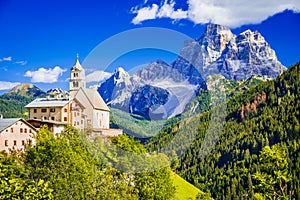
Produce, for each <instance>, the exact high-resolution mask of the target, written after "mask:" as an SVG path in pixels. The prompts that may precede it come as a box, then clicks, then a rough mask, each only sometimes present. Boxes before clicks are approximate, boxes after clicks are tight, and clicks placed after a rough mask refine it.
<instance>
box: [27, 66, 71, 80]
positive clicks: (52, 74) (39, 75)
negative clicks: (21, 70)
mask: <svg viewBox="0 0 300 200" xmlns="http://www.w3.org/2000/svg"><path fill="white" fill-rule="evenodd" d="M66 71H67V70H66V69H62V68H60V67H59V66H56V67H54V68H53V69H52V68H49V69H45V68H44V67H41V68H39V69H38V70H36V71H27V72H26V73H25V75H24V76H25V77H31V82H33V83H55V82H57V80H58V77H59V76H61V75H62V74H63V73H64V72H66Z"/></svg>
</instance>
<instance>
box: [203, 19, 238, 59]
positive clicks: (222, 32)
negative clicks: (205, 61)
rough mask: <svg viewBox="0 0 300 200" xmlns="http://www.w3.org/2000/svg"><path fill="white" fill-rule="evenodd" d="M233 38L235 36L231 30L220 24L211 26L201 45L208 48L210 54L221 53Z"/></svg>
mask: <svg viewBox="0 0 300 200" xmlns="http://www.w3.org/2000/svg"><path fill="white" fill-rule="evenodd" d="M233 37H234V35H233V33H232V32H231V30H230V29H229V28H227V27H225V26H221V25H218V24H209V25H207V27H206V30H205V33H204V35H203V37H202V39H201V40H202V41H201V43H202V44H203V45H205V46H207V49H208V53H211V52H210V51H215V52H218V53H221V52H222V51H223V50H224V49H225V47H226V44H227V43H228V42H229V41H230V40H231V39H232V38H233Z"/></svg>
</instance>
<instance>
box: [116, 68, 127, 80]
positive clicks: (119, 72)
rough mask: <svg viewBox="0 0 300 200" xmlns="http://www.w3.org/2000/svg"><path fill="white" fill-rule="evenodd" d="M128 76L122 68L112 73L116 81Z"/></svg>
mask: <svg viewBox="0 0 300 200" xmlns="http://www.w3.org/2000/svg"><path fill="white" fill-rule="evenodd" d="M128 76H129V74H128V73H127V72H126V71H125V70H124V69H123V68H122V67H118V68H117V69H116V70H115V72H114V77H115V78H116V79H122V78H125V77H128Z"/></svg>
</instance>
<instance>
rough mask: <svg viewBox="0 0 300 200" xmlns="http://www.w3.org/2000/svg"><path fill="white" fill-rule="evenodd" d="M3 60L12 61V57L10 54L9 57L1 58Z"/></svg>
mask: <svg viewBox="0 0 300 200" xmlns="http://www.w3.org/2000/svg"><path fill="white" fill-rule="evenodd" d="M3 61H12V57H11V56H8V57H3V58H0V62H3Z"/></svg>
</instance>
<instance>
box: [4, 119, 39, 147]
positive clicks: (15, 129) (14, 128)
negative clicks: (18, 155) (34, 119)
mask: <svg viewBox="0 0 300 200" xmlns="http://www.w3.org/2000/svg"><path fill="white" fill-rule="evenodd" d="M36 133H37V130H36V128H35V127H33V126H32V125H31V124H30V123H28V122H27V121H26V120H24V119H21V118H6V119H3V118H2V117H0V151H6V152H7V153H9V152H10V150H19V151H24V150H25V148H26V146H28V145H35V141H36V140H35V136H36Z"/></svg>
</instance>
